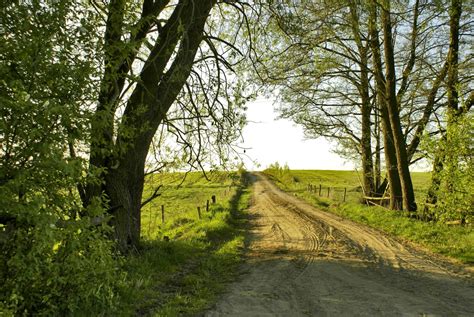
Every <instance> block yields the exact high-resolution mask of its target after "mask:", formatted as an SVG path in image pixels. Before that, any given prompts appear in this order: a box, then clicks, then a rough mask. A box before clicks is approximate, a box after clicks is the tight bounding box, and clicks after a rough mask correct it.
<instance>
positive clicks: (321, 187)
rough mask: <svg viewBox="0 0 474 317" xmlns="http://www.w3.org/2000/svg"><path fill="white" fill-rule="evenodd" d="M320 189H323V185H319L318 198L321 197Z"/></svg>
mask: <svg viewBox="0 0 474 317" xmlns="http://www.w3.org/2000/svg"><path fill="white" fill-rule="evenodd" d="M321 189H323V185H321V184H319V197H321Z"/></svg>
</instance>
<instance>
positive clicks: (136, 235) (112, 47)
mask: <svg viewBox="0 0 474 317" xmlns="http://www.w3.org/2000/svg"><path fill="white" fill-rule="evenodd" d="M139 3H140V4H141V9H139V10H138V11H137V12H134V11H132V12H133V14H131V15H129V14H128V10H129V9H130V6H132V8H135V7H134V6H133V5H135V6H136V5H138V4H139ZM95 6H96V7H98V8H99V9H100V10H101V11H103V12H104V18H105V19H106V24H105V26H104V27H105V32H104V35H103V47H104V60H103V74H102V76H101V81H100V93H99V97H98V102H97V108H96V110H95V113H94V116H93V118H92V121H91V126H92V132H91V133H92V138H91V140H90V173H91V174H94V175H95V174H97V175H99V177H100V178H101V179H102V182H101V183H97V182H90V183H89V184H88V185H87V188H85V190H84V192H83V195H82V197H83V201H84V204H85V205H89V204H91V203H92V202H93V201H94V200H97V199H102V198H101V197H102V195H105V199H106V202H107V205H108V210H109V213H110V214H111V215H112V216H113V226H114V228H115V231H116V238H117V240H118V242H119V244H120V246H121V248H122V249H124V250H125V249H127V248H129V247H130V246H137V245H138V242H139V239H140V209H141V206H142V193H143V184H144V177H145V172H144V169H145V162H146V158H147V155H148V153H149V149H150V146H151V144H152V140H153V137H154V136H155V133H156V132H157V130H158V128H159V127H160V126H161V125H163V124H164V123H167V124H168V126H173V129H174V131H176V127H177V125H175V124H172V123H171V121H170V120H169V118H168V114H169V112H170V109H172V107H173V105H175V104H176V102H177V100H178V98H179V96H180V92H181V91H182V89H183V87H186V92H187V93H188V97H189V98H190V99H189V103H186V105H187V106H191V107H194V110H195V109H197V108H196V107H197V105H196V103H195V102H194V100H195V98H196V96H195V95H194V90H193V89H195V88H196V87H199V88H200V89H202V91H203V95H202V96H203V98H204V101H205V102H206V104H208V105H209V107H208V109H206V108H205V107H202V108H201V110H198V111H197V112H195V115H196V117H195V120H197V121H198V122H202V120H203V118H205V117H206V116H207V117H209V118H210V119H211V121H214V122H216V126H217V127H218V128H219V129H220V131H221V132H220V135H219V136H218V137H217V141H218V143H220V144H222V143H228V142H229V139H228V138H227V137H225V133H224V131H225V130H224V128H226V126H223V125H222V124H220V125H218V124H217V122H219V121H221V118H226V120H224V122H228V123H229V124H231V125H233V127H232V128H233V129H232V131H233V130H234V129H236V128H238V124H236V122H237V123H238V122H241V119H240V118H239V116H231V115H229V114H228V113H229V110H230V109H228V110H224V109H223V111H221V112H219V110H218V109H219V108H222V107H225V106H226V105H225V104H224V103H223V102H222V100H221V96H217V95H218V94H216V97H215V98H214V99H213V100H209V99H206V95H207V94H209V91H210V90H212V86H211V87H206V86H205V82H207V81H209V82H212V84H211V85H215V86H217V88H215V89H216V90H217V91H219V92H220V91H223V90H225V88H223V86H224V85H225V84H223V82H225V80H226V79H227V78H225V77H223V76H222V72H223V71H222V69H221V66H220V65H224V67H227V68H231V60H232V59H231V58H230V57H229V53H221V52H218V49H217V48H216V46H217V44H215V43H223V44H224V45H225V46H227V47H229V48H230V49H231V50H233V49H235V46H234V45H233V44H232V42H228V41H226V40H224V39H220V38H219V37H215V36H213V35H212V34H211V33H210V32H211V31H212V30H211V29H210V25H211V23H213V21H212V19H214V18H212V17H211V16H212V14H211V10H212V9H213V8H217V9H218V10H225V8H224V7H227V6H230V7H231V8H234V10H237V12H238V13H240V12H244V11H243V5H242V4H240V3H239V2H235V1H232V2H220V3H217V1H215V0H207V1H200V2H199V5H198V4H197V2H196V1H194V0H180V1H176V3H175V2H170V1H159V0H156V1H152V0H144V1H139V2H136V3H135V2H134V3H132V4H130V3H127V2H126V1H124V0H111V1H110V2H109V3H108V5H107V6H103V5H99V4H98V3H95ZM217 9H216V11H217ZM203 42H204V43H205V44H206V45H207V46H208V50H207V51H205V50H203V48H202V45H201V44H202V43H203ZM237 51H238V50H237ZM209 52H210V54H208V53H209ZM209 55H210V56H209ZM196 56H198V60H196ZM199 59H200V61H199ZM209 60H211V61H214V62H215V64H214V65H215V66H214V67H211V66H206V65H208V64H210V62H209ZM199 63H200V66H199V65H198V64H199ZM216 65H217V66H216ZM194 67H196V68H199V67H201V69H200V70H197V69H196V70H195V69H194ZM206 67H207V68H208V70H211V69H215V70H216V73H217V75H216V76H215V77H214V76H212V74H210V73H207V75H200V73H199V71H201V70H202V69H203V68H206ZM192 75H194V82H193V83H194V87H193V83H190V82H188V78H190V76H192ZM206 76H207V78H206ZM216 77H217V79H216ZM181 105H183V106H184V105H185V104H184V103H181ZM237 105H238V103H237ZM182 110H183V111H184V112H187V113H189V111H188V109H186V107H182ZM119 111H122V116H121V117H120V119H119V120H118V122H117V120H115V116H116V114H117V112H119ZM220 114H221V116H220ZM199 127H202V125H199ZM203 131H206V130H205V129H204V130H203ZM188 132H189V131H187V132H186V131H183V133H188ZM231 133H233V132H231ZM198 134H199V133H198ZM198 146H199V145H198Z"/></svg>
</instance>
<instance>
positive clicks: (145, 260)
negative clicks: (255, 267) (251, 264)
mask: <svg viewBox="0 0 474 317" xmlns="http://www.w3.org/2000/svg"><path fill="white" fill-rule="evenodd" d="M182 177H183V174H179V173H174V174H165V175H163V177H157V176H156V175H155V176H154V178H155V179H149V180H148V181H149V182H148V185H147V188H146V190H145V192H146V193H145V195H144V198H145V199H146V197H147V194H150V193H152V192H153V190H154V189H153V188H154V186H158V185H161V186H162V188H161V189H160V191H161V192H162V195H161V196H159V197H158V198H157V199H155V200H154V201H153V202H152V203H150V204H149V205H148V206H146V207H145V208H144V210H143V211H142V240H143V245H142V247H141V249H140V250H138V251H137V252H136V253H135V254H134V255H131V256H129V257H127V258H126V261H125V264H124V267H125V270H126V271H127V274H128V280H129V283H128V287H127V288H126V289H123V290H122V294H121V295H122V298H123V299H124V300H123V302H122V307H121V310H122V314H121V315H122V316H130V315H145V316H178V315H179V316H182V315H192V314H196V313H198V312H200V311H202V310H204V309H206V308H208V307H209V306H210V305H211V304H212V303H213V301H214V300H215V299H216V296H217V295H218V294H219V293H220V292H222V290H223V289H224V287H225V285H226V284H227V283H228V282H230V281H232V280H233V279H234V278H235V275H236V269H237V267H238V264H239V263H240V262H241V255H242V252H243V249H244V235H245V233H244V226H245V223H246V215H245V212H246V209H247V207H248V202H249V198H250V191H249V189H248V188H247V179H246V176H245V175H244V174H238V173H237V172H235V173H213V174H210V175H209V178H210V181H208V180H206V179H205V178H204V177H203V176H202V175H201V174H200V173H190V174H189V175H188V176H187V178H186V180H185V181H184V182H183V183H182V184H180V183H181V181H182ZM212 195H215V196H216V199H217V202H216V203H215V204H212V202H210V208H209V211H208V212H206V207H205V206H206V201H207V200H208V199H209V200H211V196H212ZM161 205H164V206H165V222H164V223H161ZM197 206H200V207H201V219H199V218H198V213H197ZM168 240H169V241H168Z"/></svg>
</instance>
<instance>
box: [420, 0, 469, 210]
mask: <svg viewBox="0 0 474 317" xmlns="http://www.w3.org/2000/svg"><path fill="white" fill-rule="evenodd" d="M449 12H450V20H449V33H450V42H449V51H448V57H447V62H446V64H447V77H448V79H447V83H446V86H447V87H446V88H447V92H448V111H447V117H448V118H447V128H446V134H445V135H444V136H443V137H442V138H441V140H440V145H439V146H438V151H437V152H436V155H435V159H434V162H433V171H432V172H431V173H432V174H431V186H430V189H429V190H428V195H427V198H426V202H427V203H428V204H436V203H437V201H438V197H437V195H438V191H439V189H440V186H441V181H442V180H441V175H440V174H441V171H442V170H443V167H444V162H445V159H446V155H448V153H447V152H449V149H448V148H446V145H445V144H446V143H449V130H450V126H451V125H453V124H455V122H456V120H457V117H458V116H460V115H462V114H463V113H464V112H463V111H459V103H458V91H457V87H456V85H457V84H458V82H459V80H458V59H459V27H460V19H461V12H462V1H461V0H452V1H451V8H450V11H449ZM443 69H444V68H443ZM451 180H452V178H451V177H449V176H448V177H447V179H446V181H447V190H452V189H453V188H452V187H453V185H452V182H451Z"/></svg>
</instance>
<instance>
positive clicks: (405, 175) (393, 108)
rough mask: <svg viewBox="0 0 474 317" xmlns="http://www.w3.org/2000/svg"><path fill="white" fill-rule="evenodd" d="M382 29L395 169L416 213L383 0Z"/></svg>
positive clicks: (389, 24)
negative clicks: (395, 159) (395, 158)
mask: <svg viewBox="0 0 474 317" xmlns="http://www.w3.org/2000/svg"><path fill="white" fill-rule="evenodd" d="M382 27H383V34H384V53H385V73H386V82H385V99H386V105H387V109H388V115H389V119H390V125H391V129H392V135H393V141H394V146H395V153H396V156H397V168H398V173H399V176H400V182H401V186H402V193H403V205H404V207H405V209H406V210H408V211H416V209H417V207H416V202H415V193H414V191H413V184H412V181H411V175H410V170H409V164H408V156H407V150H406V142H405V138H404V136H403V132H402V127H401V123H400V111H399V107H398V102H397V94H396V75H395V61H394V52H393V39H392V22H391V17H390V1H387V0H385V1H384V6H383V8H382Z"/></svg>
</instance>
